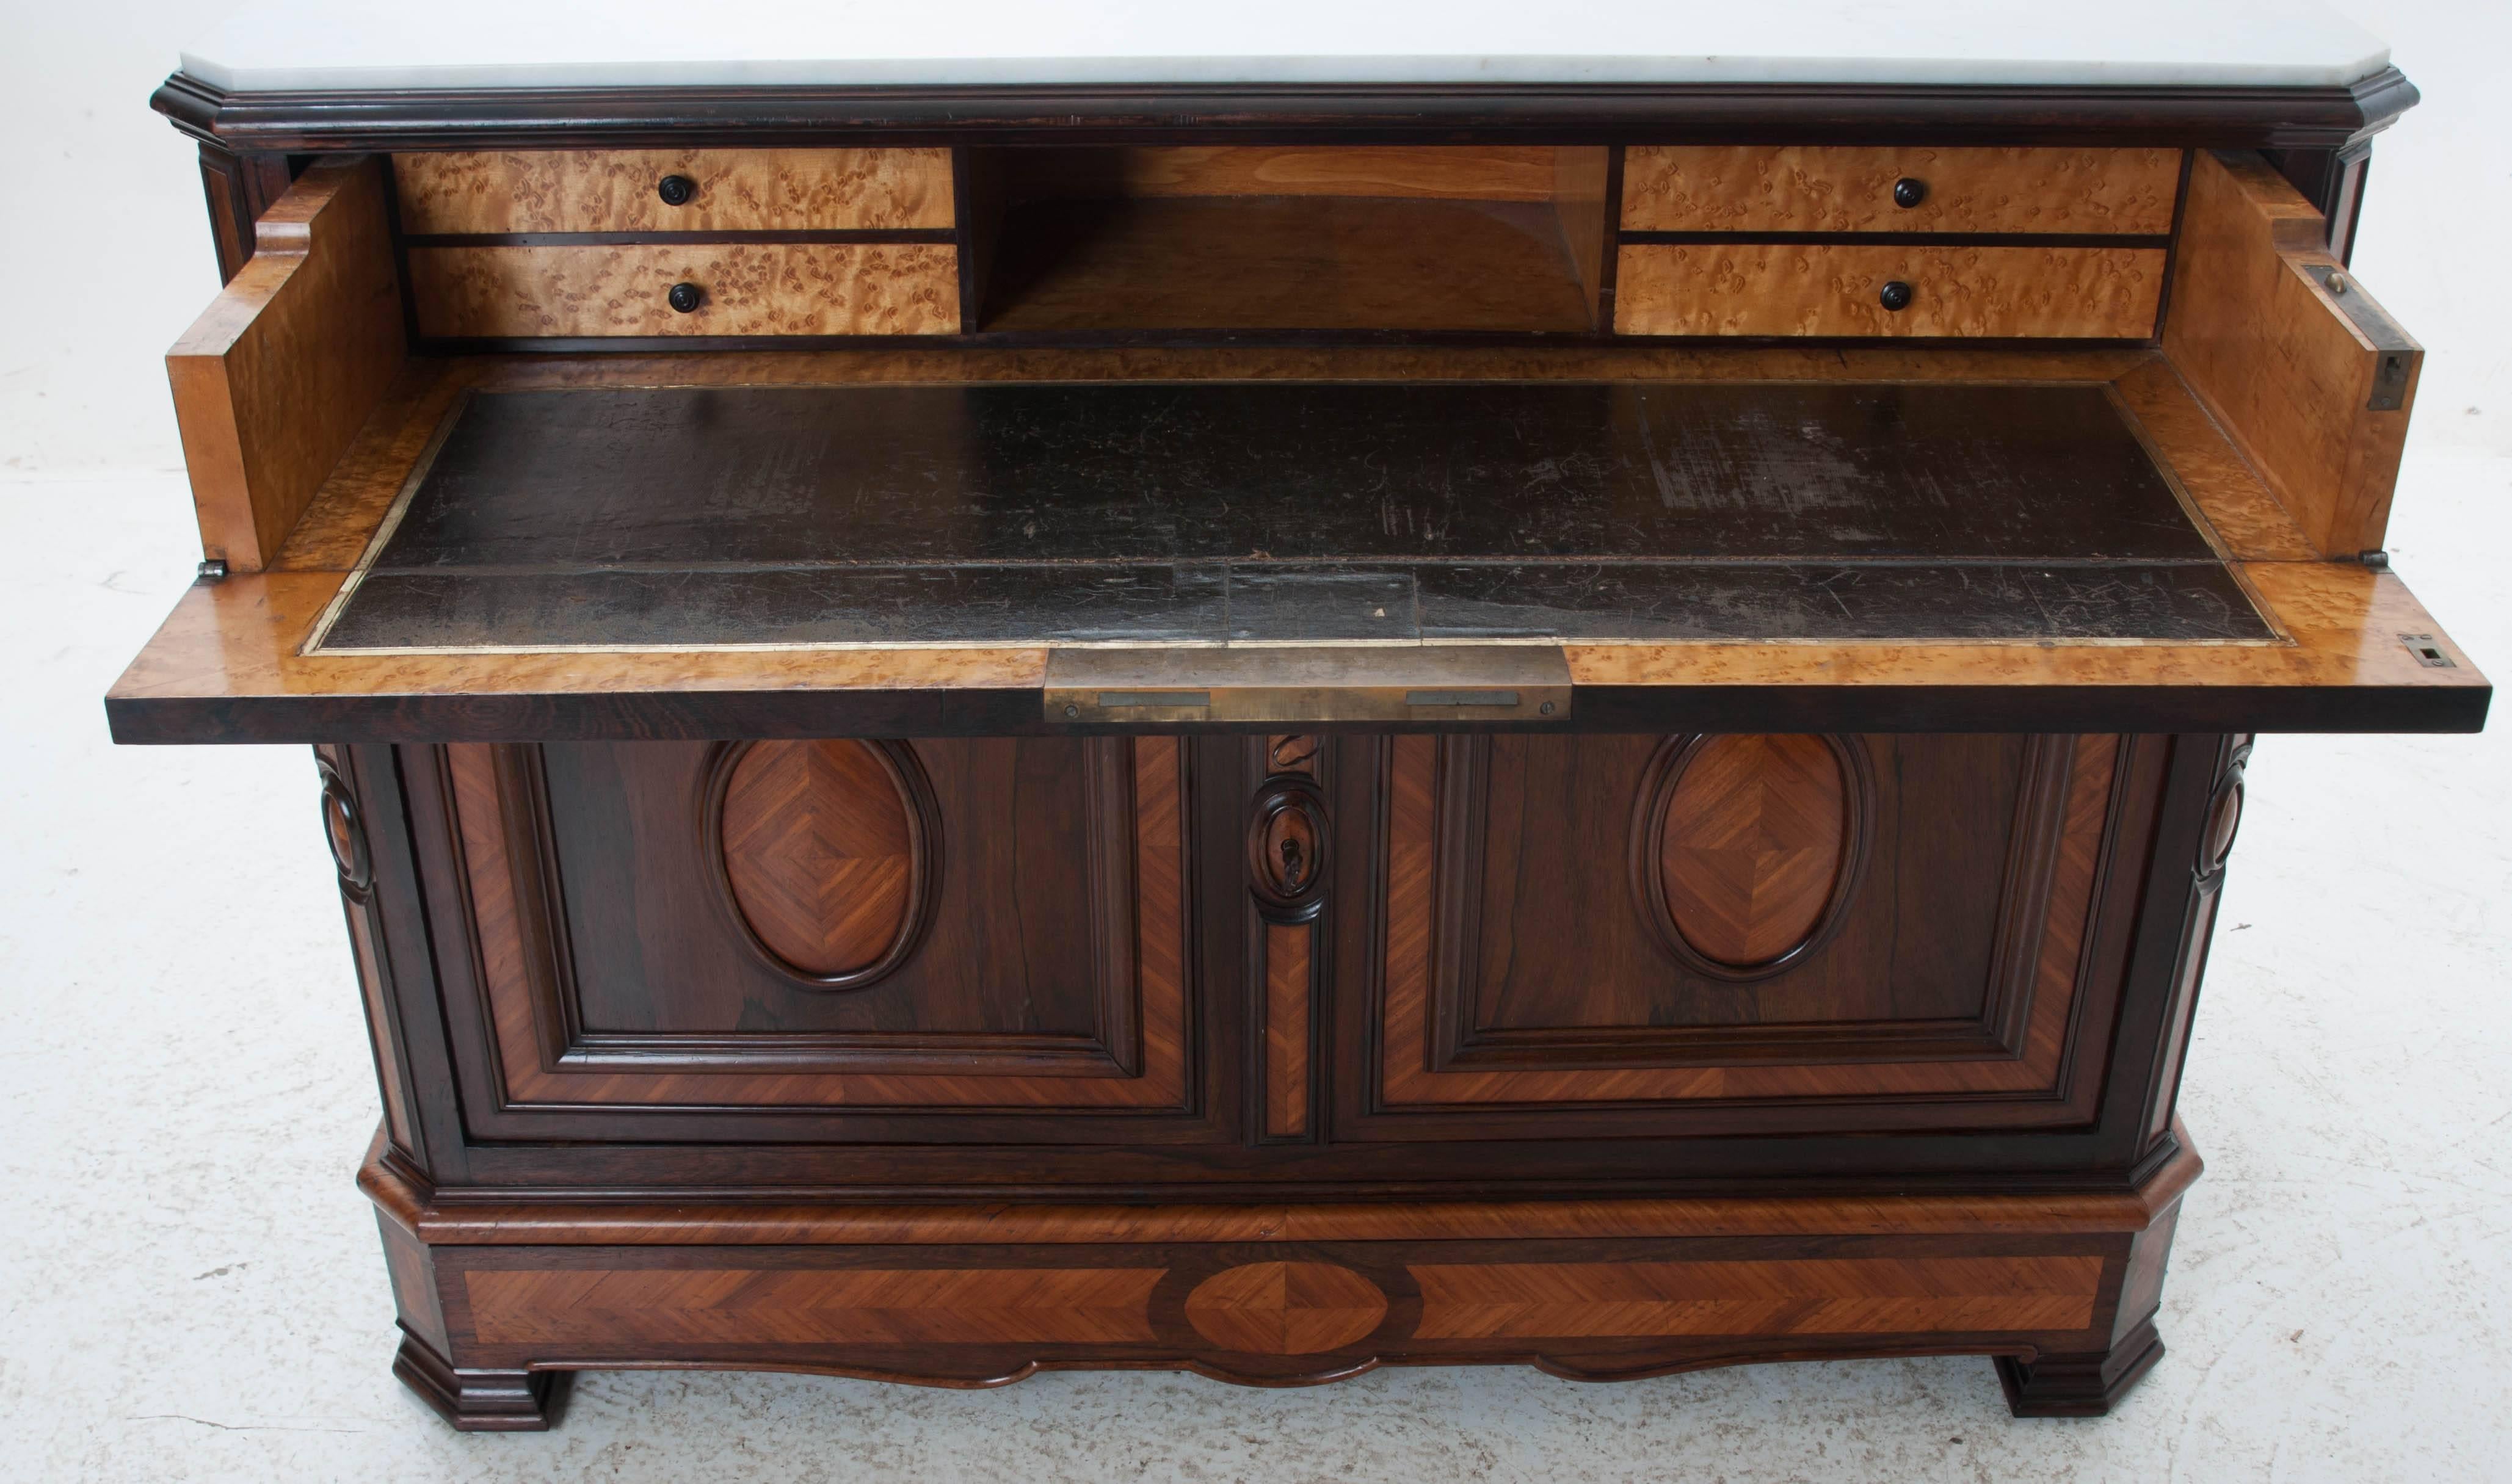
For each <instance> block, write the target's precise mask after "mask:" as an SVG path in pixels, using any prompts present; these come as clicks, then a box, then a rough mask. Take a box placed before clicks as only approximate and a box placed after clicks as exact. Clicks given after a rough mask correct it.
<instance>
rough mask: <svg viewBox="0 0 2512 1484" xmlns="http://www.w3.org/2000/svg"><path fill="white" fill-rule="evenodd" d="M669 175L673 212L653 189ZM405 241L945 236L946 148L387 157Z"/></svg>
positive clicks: (571, 151) (948, 189)
mask: <svg viewBox="0 0 2512 1484" xmlns="http://www.w3.org/2000/svg"><path fill="white" fill-rule="evenodd" d="M664 176H682V177H684V178H685V179H687V180H688V181H690V182H691V183H692V184H694V185H695V186H696V187H697V194H696V195H694V196H692V197H691V198H690V199H689V200H688V201H687V202H685V203H683V204H682V205H680V206H672V205H669V204H667V203H666V202H664V200H663V199H662V196H661V194H660V193H659V191H658V189H657V187H658V185H659V184H660V182H661V181H662V178H663V177H664ZM393 178H394V181H395V184H396V185H397V186H398V187H399V189H400V193H401V225H402V230H403V231H405V232H409V233H412V234H416V235H422V236H427V235H438V234H452V233H477V232H741V231H833V230H862V229H867V228H871V229H891V230H895V229H901V228H948V227H949V226H950V225H951V224H952V213H951V152H950V151H949V150H947V149H551V150H531V151H506V152H496V153H483V152H476V151H467V150H446V151H441V152H440V151H429V152H426V153H418V154H400V155H395V156H393Z"/></svg>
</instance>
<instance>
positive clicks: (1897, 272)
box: [1614, 242, 2165, 340]
mask: <svg viewBox="0 0 2512 1484" xmlns="http://www.w3.org/2000/svg"><path fill="white" fill-rule="evenodd" d="M2164 259H2165V254H2164V253H2163V250H2162V249H2160V248H2014V247H1999V248H1971V247H1951V248H1938V247H1929V248H1919V247H1890V246H1872V245H1860V244H1819V245H1804V244H1777V243H1751V242H1736V243H1700V244H1670V243H1668V244H1660V243H1649V244H1626V245H1625V246H1624V247H1623V249H1622V255H1621V261H1620V264H1619V268H1618V275H1617V282H1616V287H1615V297H1614V329H1615V331H1616V332H1618V333H1622V334H1642V335H1895V336H1900V335H1959V336H1966V337H1969V336H1980V337H1989V338H2001V337H2031V338H2040V337H2057V338H2081V339H2122V340H2126V339H2144V338H2146V337H2147V336H2150V335H2152V334H2153V333H2154V332H2155V315H2156V311H2157V309H2158V307H2159V305H2160V303H2161V298H2162V293H2163V268H2164ZM1896 284H1898V285H1904V286H1906V288H1907V289H1908V302H1907V303H1906V304H1905V305H1904V307H1903V308H1901V309H1899V310H1895V309H1889V308H1887V307H1886V306H1885V299H1886V292H1885V291H1886V287H1887V286H1888V285H1896Z"/></svg>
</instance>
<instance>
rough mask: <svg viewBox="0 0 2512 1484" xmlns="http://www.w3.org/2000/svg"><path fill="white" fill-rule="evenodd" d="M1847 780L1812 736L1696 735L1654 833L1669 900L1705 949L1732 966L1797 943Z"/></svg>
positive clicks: (1829, 871)
mask: <svg viewBox="0 0 2512 1484" xmlns="http://www.w3.org/2000/svg"><path fill="white" fill-rule="evenodd" d="M1849 806H1850V799H1849V781H1848V779H1847V778H1846V777H1845V776H1843V774H1842V771H1841V766H1840V762H1839V759H1838V758H1837V757H1836V756H1835V755H1834V754H1833V752H1832V750H1831V749H1830V747H1828V746H1827V745H1825V742H1824V740H1823V739H1822V738H1820V737H1811V736H1759V735H1728V736H1717V737H1711V738H1709V739H1707V741H1705V742H1704V743H1703V744H1702V746H1701V748H1700V750H1699V751H1698V752H1697V753H1695V754H1694V755H1693V757H1692V759H1691V760H1690V762H1689V764H1688V765H1687V766H1685V767H1684V769H1683V774H1682V776H1681V777H1680V778H1678V779H1676V780H1675V784H1674V791H1673V794H1672V796H1671V797H1670V798H1669V799H1668V801H1667V817H1666V821H1665V826H1664V835H1663V836H1662V838H1661V845H1660V869H1661V872H1662V878H1661V879H1663V881H1664V882H1665V891H1666V910H1667V914H1668V917H1670V918H1672V919H1673V921H1674V925H1675V928H1676V930H1677V931H1679V932H1681V933H1682V934H1683V937H1684V940H1685V941H1686V942H1688V943H1690V944H1691V945H1692V946H1693V948H1694V949H1696V950H1697V951H1698V952H1699V953H1700V954H1701V956H1702V957H1705V958H1708V959H1710V960H1711V961H1713V962H1716V963H1722V964H1727V965H1730V966H1732V967H1736V968H1749V967H1752V966H1755V965H1758V964H1764V963H1769V962H1770V961H1772V960H1773V959H1775V958H1778V957H1781V956H1782V955H1784V954H1786V953H1787V952H1788V951H1789V950H1791V949H1793V948H1795V947H1796V946H1797V945H1798V944H1800V943H1803V942H1804V941H1805V940H1806V938H1807V936H1808V935H1809V934H1811V933H1813V932H1814V930H1815V928H1816V926H1817V925H1818V924H1819V923H1821V921H1822V920H1823V917H1824V909H1825V907H1827V906H1828V905H1830V902H1831V899H1832V894H1833V891H1834V889H1835V887H1836V885H1837V883H1838V881H1839V879H1840V874H1841V868H1842V866H1843V864H1844V862H1845V860H1846V858H1847V853H1848V845H1849V839H1850V815H1849Z"/></svg>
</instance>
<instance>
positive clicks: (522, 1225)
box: [358, 1124, 2204, 1247]
mask: <svg viewBox="0 0 2512 1484" xmlns="http://www.w3.org/2000/svg"><path fill="white" fill-rule="evenodd" d="M2173 1138H2174V1140H2175V1146H2174V1148H2175V1152H2174V1153H2173V1155H2172V1157H2171V1158H2170V1159H2168V1160H2167V1161H2165V1163H2164V1164H2163V1165H2162V1166H2161V1167H2159V1168H2157V1169H2156V1170H2154V1171H2153V1172H2151V1173H2150V1174H2149V1175H2148V1176H2147V1177H2146V1178H2145V1180H2144V1181H2143V1183H2142V1184H2139V1185H2137V1186H2135V1187H2132V1188H2123V1189H2117V1190H2104V1191H2086V1190H2065V1191H2034V1192H2031V1193H2006V1194H1995V1193H1982V1192H1977V1191H1974V1192H1934V1193H1908V1192H1904V1193H1892V1194H1873V1193H1866V1194H1841V1193H1825V1194H1820V1195H1810V1194H1800V1195H1750V1196H1739V1195H1717V1196H1689V1197H1680V1198H1645V1199H1619V1200H1617V1199H1604V1200H1599V1199H1580V1200H1569V1199H1547V1200H1524V1199H1517V1200H1431V1201H1424V1200H1339V1201H1338V1200H1327V1201H1301V1202H1283V1201H1261V1200H1260V1201H1246V1202H1233V1203H1230V1204H1193V1203H1169V1204H1124V1205H1108V1204H1100V1205H1088V1204H1073V1203H1061V1204H1059V1203H1052V1202H1028V1201H1023V1202H989V1203H986V1204H981V1205H967V1204H924V1205H913V1206H901V1205H886V1206H884V1205H853V1204H832V1203H827V1202H822V1203H816V1204H807V1205H804V1204H791V1203H784V1204H780V1203H777V1202H775V1201H744V1202H737V1203H728V1202H717V1203H713V1204H709V1203H705V1202H702V1201H690V1200H686V1199H674V1200H672V1201H669V1202H627V1201H611V1200H599V1201H597V1200H567V1199H563V1198H535V1199H532V1200H529V1201H525V1200H502V1201H501V1200H496V1199H470V1198H466V1199H464V1200H461V1201H456V1202H450V1203H445V1204H438V1203H436V1202H435V1200H434V1198H433V1195H432V1192H430V1191H425V1190H423V1189H421V1188H420V1187H418V1186H415V1185H413V1184H412V1182H411V1181H410V1180H409V1179H408V1178H407V1177H406V1176H404V1175H402V1174H400V1173H397V1171H396V1169H395V1167H394V1166H392V1165H389V1164H386V1163H385V1162H384V1161H383V1160H382V1158H381V1153H382V1147H381V1145H380V1144H378V1145H377V1146H375V1147H374V1148H373V1149H372V1150H370V1151H369V1153H368V1157H367V1161H366V1163H365V1164H363V1165H362V1166H360V1168H359V1171H358V1186H359V1189H360V1190H363V1191H366V1192H367V1195H368V1197H369V1198H370V1199H372V1200H373V1201H374V1202H375V1205H376V1209H377V1211H378V1212H379V1214H380V1215H381V1216H382V1217H383V1218H384V1220H385V1221H387V1222H388V1223H390V1224H391V1225H392V1226H393V1227H395V1228H396V1229H397V1230H404V1231H407V1232H409V1233H411V1234H412V1236H414V1237H416V1238H418V1239H420V1240H422V1241H425V1242H427V1243H429V1244H431V1245H434V1246H438V1247H478V1246H490V1247H496V1246H548V1247H582V1246H596V1247H599V1246H616V1245H622V1244H652V1245H660V1246H674V1247H690V1246H700V1245H706V1244H719V1245H727V1246H768V1247H779V1246H792V1245H796V1244H807V1245H818V1246H889V1245H896V1244H917V1245H932V1244H949V1245H975V1246H1014V1245H1024V1244H1029V1243H1047V1244H1056V1245H1079V1244H1103V1245H1104V1244H1108V1243H1119V1242H1198V1243H1214V1242H1232V1243H1267V1244H1280V1243H1289V1242H1324V1241H1467V1240H1502V1239H1512V1238H1516V1239H1527V1240H1568V1239H1583V1240H1620V1239H1626V1238H1635V1237H1681V1238H1727V1237H1738V1236H1753V1235H1790V1236H1810V1237H1822V1236H1882V1235H1901V1236H1953V1235H1971V1236H2011V1235H2019V1234H2024V1233H2035V1232H2038V1233H2048V1234H2074V1235H2084V1234H2099V1233H2104V1232H2134V1231H2142V1230H2145V1229H2146V1228H2147V1227H2148V1226H2150V1225H2151V1224H2152V1223H2153V1222H2154V1221H2155V1220H2156V1219H2157V1217H2158V1216H2159V1215H2161V1214H2162V1213H2164V1212H2167V1211H2169V1210H2171V1209H2173V1208H2174V1205H2175V1203H2176V1202H2178V1200H2179V1198H2180V1196H2181V1193H2182V1192H2183V1191H2186V1190H2188V1188H2189V1186H2190V1185H2191V1184H2192V1183H2193V1182H2195V1181H2196V1180H2197V1178H2198V1176H2199V1175H2200V1174H2201V1173H2202V1171H2203V1168H2204V1165H2203V1162H2202V1161H2201V1160H2200V1159H2199V1157H2198V1153H2197V1151H2196V1149H2195V1147H2194V1146H2193V1145H2192V1144H2191V1143H2190V1139H2189V1134H2188V1130H2186V1129H2185V1128H2182V1127H2180V1126H2178V1124H2176V1125H2174V1128H2173Z"/></svg>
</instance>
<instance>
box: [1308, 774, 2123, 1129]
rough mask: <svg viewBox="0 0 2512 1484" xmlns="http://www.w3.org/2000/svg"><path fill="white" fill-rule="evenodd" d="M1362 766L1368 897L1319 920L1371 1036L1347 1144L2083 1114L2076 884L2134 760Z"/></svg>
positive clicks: (2102, 907) (2085, 1020) (2091, 973)
mask: <svg viewBox="0 0 2512 1484" xmlns="http://www.w3.org/2000/svg"><path fill="white" fill-rule="evenodd" d="M1383 747H1384V752H1383V755H1382V756H1383V761H1382V763H1381V766H1382V769H1383V772H1382V775H1381V776H1382V796H1381V801H1380V804H1379V807H1380V808H1381V809H1383V811H1384V812H1383V814H1382V815H1381V816H1380V821H1379V823H1378V825H1377V831H1376V833H1377V836H1378V838H1377V840H1375V841H1374V842H1373V843H1374V846H1375V848H1376V850H1377V852H1378V861H1379V867H1378V871H1377V872H1376V873H1374V874H1373V879H1374V880H1375V882H1376V890H1377V892H1378V893H1379V896H1378V900H1377V901H1376V902H1374V903H1369V904H1366V907H1364V905H1363V904H1362V903H1358V902H1354V901H1353V900H1352V899H1351V897H1350V896H1349V895H1347V896H1346V897H1344V898H1342V899H1341V900H1342V902H1343V903H1344V909H1343V910H1344V911H1345V913H1346V915H1347V919H1348V920H1349V919H1351V918H1360V919H1363V920H1368V919H1371V918H1374V919H1375V921H1376V923H1377V924H1378V925H1377V926H1376V928H1375V931H1376V932H1377V933H1378V934H1379V936H1378V937H1377V938H1376V939H1375V940H1372V941H1370V942H1369V943H1368V947H1367V950H1366V953H1367V957H1368V967H1367V973H1368V977H1369V978H1370V979H1371V980H1372V981H1373V983H1374V995H1375V1002H1376V1006H1377V1010H1376V1015H1377V1021H1376V1023H1375V1025H1374V1027H1360V1028H1355V1027H1353V1026H1352V1025H1350V1024H1349V1023H1348V1022H1347V1024H1346V1028H1345V1030H1344V1031H1343V1032H1342V1033H1340V1034H1341V1035H1344V1036H1345V1037H1346V1038H1347V1039H1349V1038H1350V1037H1351V1036H1352V1035H1354V1034H1355V1032H1356V1031H1374V1032H1375V1037H1374V1038H1375V1044H1376V1053H1375V1064H1374V1065H1373V1066H1370V1067H1368V1068H1367V1069H1366V1071H1365V1075H1367V1076H1368V1077H1370V1078H1371V1079H1372V1080H1373V1081H1374V1083H1375V1088H1374V1092H1373V1093H1372V1096H1371V1097H1370V1098H1369V1099H1368V1101H1367V1102H1366V1104H1363V1105H1354V1106H1353V1108H1352V1113H1354V1114H1356V1115H1358V1118H1359V1120H1360V1122H1361V1123H1362V1124H1363V1125H1365V1126H1367V1127H1369V1128H1371V1129H1372V1130H1373V1131H1374V1132H1376V1133H1379V1134H1382V1135H1385V1136H1390V1137H1433V1138H1435V1137H1441V1136H1442V1134H1441V1132H1440V1130H1441V1128H1442V1126H1443V1125H1444V1126H1445V1127H1446V1128H1448V1129H1449V1130H1451V1132H1449V1133H1448V1134H1446V1135H1445V1136H1446V1137H1457V1136H1459V1135H1458V1134H1457V1133H1456V1132H1454V1130H1460V1129H1463V1128H1464V1127H1465V1126H1466V1125H1467V1124H1468V1123H1472V1124H1473V1125H1474V1126H1475V1128H1476V1130H1477V1132H1478V1133H1480V1134H1482V1135H1484V1136H1488V1137H1521V1138H1522V1137H1541V1136H1544V1135H1545V1134H1546V1133H1547V1132H1548V1131H1550V1132H1553V1133H1559V1134H1565V1135H1566V1134H1572V1133H1578V1134H1585V1135H1601V1134H1607V1133H1611V1132H1613V1131H1615V1130H1617V1129H1620V1130H1622V1131H1624V1132H1628V1133H1642V1132H1645V1133H1651V1134H1660V1135H1680V1134H1685V1133H1738V1132H1747V1131H1771V1132H1776V1131H1783V1130H1791V1131H1804V1132H1815V1131H1826V1132H1840V1131H1848V1130H1866V1129H1881V1128H1885V1127H1890V1126H1907V1125H1909V1124H1911V1123H1914V1122H1915V1123H1917V1124H1920V1125H1924V1126H1933V1127H1951V1126H1970V1127H2006V1128H2023V1127H2048V1126H2052V1125H2056V1124H2062V1123H2067V1122H2071V1121H2081V1120H2082V1119H2083V1118H2084V1117H2085V1116H2086V1113H2087V1111H2088V1108H2089V1106H2090V1105H2089V1104H2088V1103H2087V1102H2086V1101H2085V1100H2086V1099H2088V1098H2090V1097H2091V1095H2092V1091H2093V1088H2094V1087H2095V1086H2096V1085H2097V1084H2098V1082H2099V1068H2098V1067H2097V1066H2096V1065H2095V1064H2097V1063H2099V1062H2100V1053H2099V1051H2098V1050H2097V1049H2096V1048H2095V1047H2094V1046H2084V1045H2078V1044H2076V1038H2077V1037H2078V1035H2079V1033H2078V1030H2077V1028H2079V1027H2081V1026H2085V1025H2096V1026H2100V1025H2105V1024H2107V1020H2106V1017H2107V1015H2108V1011H2107V1009H2105V1008H2102V1006H2104V1005H2106V1004H2107V1003H2109V1002H2110V999H2109V996H2113V995H2115V993H2116V987H2117V970H2116V969H2115V968H2101V967H2099V966H2098V965H2100V964H2103V963H2108V962H2110V961H2111V957H2110V956H2111V955H2113V954H2114V953H2115V952H2116V951H2117V950H2118V946H2119V945H2118V941H2117V940H2116V939H2113V938H2109V937H2105V936H2104V935H2103V933H2102V932H2101V931H2100V924H2101V922H2102V921H2103V920H2104V916H2103V915H2104V913H2105V912H2106V911H2114V910H2116V909H2118V908H2120V907H2122V906H2126V905H2128V904H2129V902H2130V901H2131V899H2133V897H2134V890H2133V888H2130V889H2127V890H2123V891H2120V892H2117V893H2113V892H2111V891H2110V890H2109V888H2108V887H2107V886H2106V884H2105V883H2106V881H2107V880H2108V879H2110V876H2111V862H2112V861H2113V860H2115V859H2119V858H2121V854H2122V853H2123V852H2125V854H2126V856H2127V858H2128V859H2130V860H2132V861H2134V860H2135V859H2136V851H2137V849H2138V848H2139V847H2138V846H2137V844H2136V842H2135V840H2134V838H2133V837H2134V835H2135V833H2136V832H2135V830H2134V828H2130V829H2127V830H2125V831H2122V830H2120V827H2119V825H2118V821H2119V820H2121V819H2122V818H2123V817H2124V814H2123V810H2125V809H2128V808H2130V807H2131V806H2128V805H2124V804H2122V803H2121V802H2119V801H2120V800H2121V799H2123V798H2126V797H2131V796H2133V795H2134V794H2135V793H2137V792H2138V791H2139V790H2141V789H2144V788H2148V787H2151V786H2153V785H2152V782H2151V776H2152V770H2151V767H2150V764H2149V762H2139V761H2138V760H2139V756H2140V755H2139V748H2138V746H2137V739H2123V738H2119V737H2114V736H2085V737H2069V736H2017V735H2004V736H1986V735H1983V736H1753V735H1736V734H1711V735H1696V736H1685V737H1668V738H1649V737H1628V736H1591V737H1543V736H1507V735H1496V736H1486V737H1445V738H1442V737H1431V736H1402V737H1396V738H1393V739H1391V740H1390V741H1388V742H1387V743H1385V744H1383ZM2119 835H2124V836H2126V837H2130V838H2128V839H2127V840H2125V842H2123V840H2121V839H2119V838H2115V837H2116V836H2119ZM2131 874H2132V875H2133V873H2131ZM2132 910H2133V909H2132ZM2113 920H2116V919H2115V918H2114V919H2113ZM1344 931H1345V934H1346V936H1345V941H1346V942H1347V943H1351V942H1353V941H1354V939H1353V937H1352V929H1351V928H1350V927H1349V926H1347V927H1346V928H1345V929H1344ZM2096 1044H2097V1045H2098V1044H2099V1041H2098V1040H2097V1043H2096ZM2089 1076H2090V1077H2091V1078H2092V1080H2088V1077H2089ZM1929 1105H1934V1106H1929Z"/></svg>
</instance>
